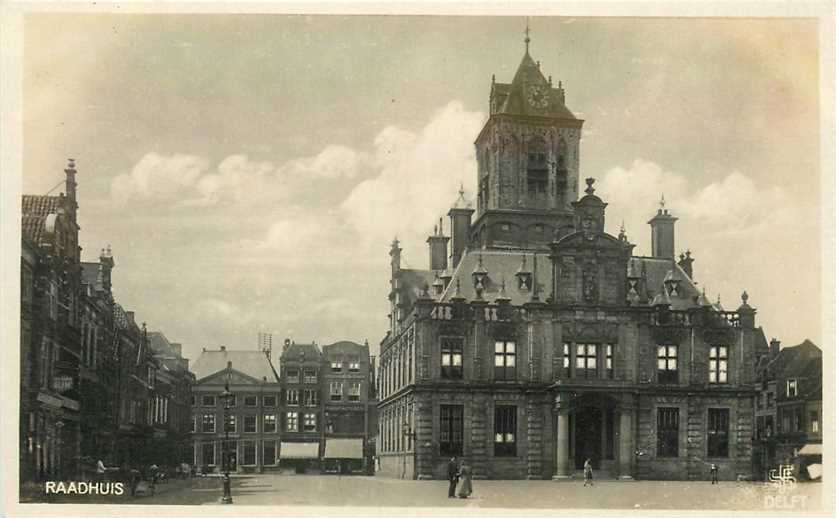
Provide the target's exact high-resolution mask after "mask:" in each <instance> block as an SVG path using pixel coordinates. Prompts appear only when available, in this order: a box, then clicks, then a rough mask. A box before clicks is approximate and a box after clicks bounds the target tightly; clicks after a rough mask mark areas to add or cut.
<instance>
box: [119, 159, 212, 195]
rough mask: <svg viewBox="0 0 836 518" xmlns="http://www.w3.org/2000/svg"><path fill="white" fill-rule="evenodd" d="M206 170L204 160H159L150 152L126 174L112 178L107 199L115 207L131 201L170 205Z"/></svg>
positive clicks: (207, 162)
mask: <svg viewBox="0 0 836 518" xmlns="http://www.w3.org/2000/svg"><path fill="white" fill-rule="evenodd" d="M208 169H209V161H208V160H207V159H205V158H202V157H199V156H194V155H186V154H175V155H171V156H163V155H160V154H159V153H155V152H150V153H148V154H146V155H145V156H143V157H142V158H141V159H140V160H139V162H137V163H136V165H134V167H133V169H131V172H130V173H127V174H121V175H119V176H117V177H115V178H114V179H113V181H112V183H111V188H110V192H111V196H112V198H113V200H114V201H116V202H117V203H123V204H124V203H127V202H128V201H130V200H132V199H137V198H138V199H144V200H147V199H155V200H161V201H170V200H174V199H177V198H178V197H181V196H183V195H184V194H185V193H188V192H190V191H192V190H193V189H194V187H195V185H196V183H197V182H198V180H199V179H200V177H201V176H202V175H203V174H204V173H205V172H206V171H207V170H208Z"/></svg>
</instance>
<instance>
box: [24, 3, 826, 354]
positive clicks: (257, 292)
mask: <svg viewBox="0 0 836 518" xmlns="http://www.w3.org/2000/svg"><path fill="white" fill-rule="evenodd" d="M524 24H525V22H524V19H522V18H518V17H403V16H370V17H366V16H351V17H343V16H340V17H337V16H335V17H325V16H281V15H196V14H191V15H112V14H87V15H77V14H72V15H71V14H60V15H59V14H53V15H46V14H38V15H28V16H27V18H26V20H25V35H24V67H23V74H24V75H23V81H24V82H23V86H24V178H23V190H24V192H26V193H34V194H38V193H45V192H47V191H49V190H50V189H51V188H52V187H53V186H55V184H56V183H58V182H60V181H61V180H62V178H63V172H62V170H63V167H64V164H65V161H66V158H67V157H74V158H76V160H77V164H78V170H79V175H78V183H79V197H80V201H79V203H80V206H81V209H80V210H81V213H80V224H81V226H82V231H81V232H82V233H81V244H82V246H83V247H84V251H83V258H84V259H85V260H88V261H90V260H96V257H97V256H98V251H99V250H100V249H101V248H102V247H104V246H106V245H108V244H110V245H111V247H112V250H113V255H114V258H115V260H116V270H115V271H114V290H115V293H116V297H117V299H118V301H119V302H120V303H121V304H122V305H123V306H125V307H126V308H127V309H130V310H134V311H136V313H137V317H138V318H139V319H140V320H144V321H147V322H148V324H149V326H150V327H151V328H152V329H160V330H162V331H163V332H165V334H166V335H167V336H168V337H169V338H170V339H171V340H173V341H179V342H182V343H183V344H184V349H185V352H186V354H187V355H188V356H191V357H192V358H195V357H196V356H197V354H198V352H199V351H200V348H201V347H216V346H218V345H226V346H227V347H230V348H235V349H244V348H252V347H255V343H256V334H257V332H258V330H259V329H260V328H264V329H266V330H272V331H274V332H275V336H276V340H277V341H280V340H281V339H283V338H284V337H290V338H292V339H295V340H296V341H310V340H316V341H317V342H320V343H329V342H331V341H335V340H338V339H349V340H355V341H359V342H362V341H363V340H364V339H368V340H369V342H370V343H371V344H372V345H373V347H375V348H376V346H377V344H378V343H379V341H380V340H381V338H382V337H383V335H384V334H385V331H386V329H387V318H386V314H387V312H388V301H387V298H386V297H387V293H388V280H389V279H388V268H387V265H388V255H387V253H388V248H389V243H390V242H391V240H392V238H393V237H394V236H395V235H397V236H398V237H399V238H400V239H401V241H402V246H403V247H404V258H405V262H406V263H407V265H408V266H410V267H418V268H425V267H426V265H427V262H428V259H427V251H426V243H425V240H426V236H427V234H428V233H429V232H431V231H432V227H433V224H435V223H436V222H437V220H438V217H439V216H442V215H444V214H446V211H447V209H448V207H449V206H450V204H451V203H452V202H453V201H454V199H455V196H456V191H457V190H458V187H459V183H460V182H463V183H464V186H465V189H466V190H467V191H468V192H469V193H472V192H473V188H474V186H475V183H476V175H475V162H474V156H473V145H472V144H473V140H474V139H475V137H476V134H477V133H478V131H479V129H480V128H481V126H482V125H483V124H484V122H485V120H486V112H487V108H488V105H487V103H488V94H489V89H490V81H491V74H496V78H497V81H501V82H509V81H510V80H511V78H512V76H513V73H514V71H515V70H516V67H517V65H518V64H519V62H520V59H521V58H522V55H523V50H524V45H523V35H522V30H523V28H524ZM816 31H817V26H816V23H815V21H810V20H803V19H795V20H787V19H758V20H745V19H726V20H723V19H682V18H679V19H649V18H620V19H615V18H609V19H608V18H596V19H593V18H560V17H553V18H532V20H531V39H532V42H531V54H532V56H533V58H534V59H535V60H539V61H541V62H542V69H543V71H544V73H545V74H547V75H552V76H553V77H554V80H555V81H557V80H561V81H562V82H563V85H564V87H565V89H566V98H567V105H568V106H569V108H570V109H572V110H573V111H574V113H576V114H577V115H578V116H579V117H581V118H583V119H585V120H586V123H585V125H584V134H583V139H582V143H581V176H582V177H587V176H592V177H595V178H597V179H598V183H597V184H596V185H597V188H598V189H597V194H599V195H601V197H602V198H604V200H605V201H607V202H608V203H609V206H608V208H607V227H608V230H609V231H610V232H612V233H617V232H618V227H619V226H620V224H621V222H622V220H623V221H624V223H625V226H626V230H627V234H628V237H629V238H630V239H631V241H633V242H635V243H637V250H636V252H637V253H639V254H649V241H650V229H649V227H648V225H647V220H648V219H649V217H650V216H652V214H653V213H654V212H655V209H656V207H657V202H658V199H659V197H660V195H661V194H662V193H663V192H664V195H665V198H666V200H667V202H668V203H667V206H668V208H669V209H670V210H671V211H672V213H674V214H675V215H676V216H678V217H679V218H680V220H679V222H678V223H677V248H678V249H683V250H684V249H685V248H690V249H691V250H692V251H693V254H694V257H695V259H696V262H695V265H694V267H695V278H696V280H697V281H699V282H700V283H701V284H702V285H704V286H706V288H707V292H708V295H709V297H711V298H712V299H716V297H717V296H718V295H719V296H721V300H722V303H723V304H724V305H725V306H726V308H727V309H734V308H736V307H737V306H738V305H739V303H740V302H739V301H740V293H741V292H742V291H743V289H746V290H747V291H748V292H749V294H750V303H751V304H752V305H754V306H755V307H757V308H758V319H759V323H760V324H761V325H763V326H764V328H765V331H766V334H767V336H777V337H779V338H780V339H782V340H783V341H784V342H785V343H798V342H800V341H801V340H802V339H804V338H806V337H809V338H811V339H813V340H814V341H816V342H818V343H820V342H821V337H822V333H821V329H820V327H821V322H820V317H819V303H818V301H819V296H820V291H819V285H820V279H821V272H820V267H821V261H820V243H819V221H820V215H819V210H820V206H819V195H818V189H819V159H818V157H819V148H818V114H819V104H818V102H819V101H818V68H817V67H818V49H817V41H818V40H817V38H818V35H817V32H816Z"/></svg>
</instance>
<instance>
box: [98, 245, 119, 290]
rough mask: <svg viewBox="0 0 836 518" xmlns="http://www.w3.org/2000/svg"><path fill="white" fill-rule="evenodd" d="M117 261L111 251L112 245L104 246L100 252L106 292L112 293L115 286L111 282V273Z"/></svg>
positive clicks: (100, 264)
mask: <svg viewBox="0 0 836 518" xmlns="http://www.w3.org/2000/svg"><path fill="white" fill-rule="evenodd" d="M115 265H116V263H115V262H114V261H113V254H112V253H111V251H110V245H107V248H102V252H101V254H99V272H100V273H101V282H102V289H103V290H104V291H105V292H106V293H110V291H111V288H112V287H113V285H112V283H111V274H112V272H113V267H114V266H115Z"/></svg>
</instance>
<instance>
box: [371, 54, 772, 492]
mask: <svg viewBox="0 0 836 518" xmlns="http://www.w3.org/2000/svg"><path fill="white" fill-rule="evenodd" d="M582 125H583V121H582V120H580V119H578V118H576V117H575V116H574V115H573V114H572V113H571V112H570V111H569V110H568V108H567V107H566V105H565V92H564V89H563V86H562V84H560V83H558V85H557V86H556V87H555V86H554V85H553V84H552V81H551V79H550V78H549V79H546V77H545V76H544V75H543V73H542V72H541V70H540V64H539V63H538V62H535V61H534V60H533V59H532V58H531V56H530V55H529V53H528V41H526V53H525V55H524V57H523V59H522V62H521V63H520V65H519V68H518V69H517V72H516V74H515V76H514V78H513V81H512V82H511V83H509V84H502V83H497V82H496V81H494V82H493V83H492V84H491V92H490V117H489V119H488V121H487V122H486V124H485V126H484V128H483V129H482V131H481V132H480V134H479V135H478V136H477V138H476V143H475V146H476V157H477V166H478V171H477V179H478V196H477V208H478V213H477V217H476V220H475V222H472V221H471V218H472V216H473V214H474V213H475V212H476V211H475V210H474V209H473V208H471V207H470V205H469V203H468V202H466V201H465V199H464V193H463V192H462V193H460V197H459V200H458V201H457V202H456V204H455V205H454V206H453V207H452V208H451V209H450V211H449V213H448V216H449V218H450V225H449V228H450V235H449V236H445V235H444V232H443V230H442V228H440V227H436V230H435V232H434V233H433V235H431V236H430V237H429V238H428V240H427V241H428V247H429V267H428V268H427V269H424V270H419V269H407V268H403V267H402V259H401V248H400V246H399V243H398V241H397V240H395V241H394V242H393V243H392V246H391V249H390V252H389V255H390V259H391V281H390V282H391V290H390V295H389V299H390V306H391V311H390V315H389V318H390V327H389V331H388V333H387V335H386V337H385V338H384V340H383V342H382V344H381V353H380V372H379V376H378V384H379V389H380V390H379V394H380V402H379V405H378V411H379V416H380V418H379V444H378V454H379V456H380V460H381V468H382V472H383V474H385V475H389V476H404V472H406V475H405V476H406V477H408V478H410V477H415V478H420V479H430V478H433V479H439V478H446V464H447V461H448V460H449V459H450V457H452V456H457V457H461V456H464V457H466V458H467V459H468V463H469V464H470V465H471V466H472V468H473V472H474V476H475V477H476V478H516V479H523V478H529V479H548V478H565V477H571V476H576V474H577V473H579V472H580V470H581V469H582V467H583V464H584V461H585V460H586V459H591V461H592V464H593V466H594V468H595V469H596V473H597V474H598V475H600V476H603V477H619V478H638V479H683V480H701V479H707V478H708V477H709V466H710V464H712V463H714V464H717V465H718V466H719V475H720V478H722V479H726V480H731V479H735V478H737V477H738V476H747V477H748V476H751V474H752V434H753V422H752V421H753V418H754V412H753V401H754V397H755V382H756V379H755V366H756V363H757V360H758V358H759V357H760V356H763V355H765V354H767V350H766V345H765V342H764V341H763V340H762V339H761V337H762V332H761V331H760V330H759V329H758V328H756V326H755V309H754V308H753V307H751V306H750V305H749V304H748V295H747V294H746V293H745V292H744V293H743V295H742V297H741V299H742V302H741V304H740V306H739V307H738V308H737V310H736V311H726V310H724V309H723V308H722V306H721V305H720V304H719V301H718V302H717V303H714V304H712V303H710V302H709V301H708V300H707V299H706V297H705V294H704V293H701V292H700V290H699V289H698V287H697V283H696V282H695V280H694V277H695V276H694V270H693V258H692V257H691V254H690V253H687V254H684V253H683V254H681V255H680V256H679V258H677V257H676V255H675V251H676V248H675V240H674V226H675V222H676V220H677V218H676V217H675V216H674V215H673V214H671V213H670V211H669V210H668V209H667V208H665V207H664V205H662V206H661V207H660V208H659V210H658V212H657V214H655V215H653V217H652V218H651V219H650V221H649V225H650V227H651V238H652V239H651V240H652V254H651V255H650V256H637V255H634V253H633V249H634V245H633V244H632V243H630V241H629V240H628V238H627V235H626V233H625V232H624V231H623V230H622V232H621V233H620V234H619V235H618V236H612V235H609V234H607V233H606V232H605V231H604V228H605V226H604V223H605V208H606V206H607V204H606V203H605V202H604V201H603V200H602V199H601V198H599V197H598V196H597V195H596V193H595V188H594V179H587V181H586V189H585V191H584V193H585V195H583V196H582V197H581V198H580V199H578V196H579V191H580V189H579V181H578V180H579V170H580V165H579V164H580V162H579V143H580V137H581V127H582Z"/></svg>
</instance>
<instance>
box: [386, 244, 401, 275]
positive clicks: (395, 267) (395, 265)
mask: <svg viewBox="0 0 836 518" xmlns="http://www.w3.org/2000/svg"><path fill="white" fill-rule="evenodd" d="M389 257H391V258H392V259H391V260H390V261H389V263H390V264H391V265H392V278H393V279H394V278H395V276H396V275H397V274H398V272H399V271H400V270H401V247H400V242H399V241H398V238H397V237H395V239H393V240H392V245H391V247H390V248H389Z"/></svg>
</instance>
